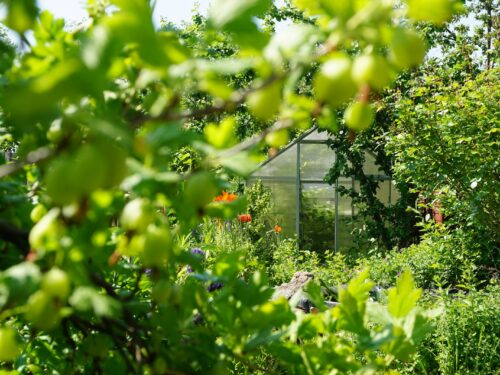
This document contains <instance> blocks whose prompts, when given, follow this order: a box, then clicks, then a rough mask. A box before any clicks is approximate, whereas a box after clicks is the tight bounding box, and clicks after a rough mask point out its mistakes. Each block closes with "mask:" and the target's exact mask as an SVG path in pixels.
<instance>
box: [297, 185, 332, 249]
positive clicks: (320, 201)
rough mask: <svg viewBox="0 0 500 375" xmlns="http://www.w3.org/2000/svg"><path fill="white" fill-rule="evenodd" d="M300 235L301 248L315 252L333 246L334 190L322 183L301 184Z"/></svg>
mask: <svg viewBox="0 0 500 375" xmlns="http://www.w3.org/2000/svg"><path fill="white" fill-rule="evenodd" d="M300 234H301V245H302V247H303V248H306V249H311V250H315V251H320V250H326V249H334V246H335V189H334V188H333V187H332V186H330V185H328V184H323V183H303V184H302V191H301V213H300Z"/></svg>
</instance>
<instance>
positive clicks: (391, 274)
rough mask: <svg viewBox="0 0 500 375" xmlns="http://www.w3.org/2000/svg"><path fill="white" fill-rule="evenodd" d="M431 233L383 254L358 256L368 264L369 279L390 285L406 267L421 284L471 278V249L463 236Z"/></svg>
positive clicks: (429, 285)
mask: <svg viewBox="0 0 500 375" xmlns="http://www.w3.org/2000/svg"><path fill="white" fill-rule="evenodd" d="M461 240H462V241H460V240H459V239H457V236H450V235H448V234H446V233H434V234H432V235H430V236H427V237H426V238H424V240H423V241H422V242H420V243H419V244H416V245H412V246H410V247H408V248H406V249H402V250H400V251H392V252H390V253H388V254H387V255H385V256H383V255H380V254H377V255H373V256H371V257H369V258H367V259H363V260H361V261H360V262H359V263H360V264H361V266H363V267H365V266H369V267H370V270H371V277H372V279H373V280H374V281H375V282H377V283H379V284H380V285H385V286H387V285H391V284H393V283H394V280H395V279H396V276H397V275H398V274H399V273H401V272H402V271H403V270H405V269H410V270H411V271H412V272H413V274H414V277H415V282H416V284H417V285H418V286H419V287H421V288H435V287H438V286H452V285H458V284H463V283H464V282H468V281H469V282H473V281H474V280H475V271H476V266H475V253H474V252H473V251H472V249H471V248H470V247H469V246H468V245H467V244H468V242H467V241H465V240H464V239H463V238H462V239H461Z"/></svg>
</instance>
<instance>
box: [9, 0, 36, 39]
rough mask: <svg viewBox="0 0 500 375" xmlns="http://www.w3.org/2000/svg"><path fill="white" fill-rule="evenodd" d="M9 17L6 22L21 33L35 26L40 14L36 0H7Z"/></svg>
mask: <svg viewBox="0 0 500 375" xmlns="http://www.w3.org/2000/svg"><path fill="white" fill-rule="evenodd" d="M5 3H7V17H6V18H5V20H4V23H5V24H6V25H7V26H8V27H10V28H11V29H12V30H15V31H17V32H19V33H24V32H25V31H27V30H28V29H30V28H31V27H33V25H34V23H35V20H36V17H37V16H38V7H37V6H36V1H35V0H7V1H5Z"/></svg>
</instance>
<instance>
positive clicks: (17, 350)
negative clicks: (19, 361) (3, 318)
mask: <svg viewBox="0 0 500 375" xmlns="http://www.w3.org/2000/svg"><path fill="white" fill-rule="evenodd" d="M19 354H21V347H20V345H19V335H18V334H17V332H16V331H15V330H14V329H12V328H9V327H4V328H0V362H11V361H13V360H15V359H16V358H17V357H18V356H19Z"/></svg>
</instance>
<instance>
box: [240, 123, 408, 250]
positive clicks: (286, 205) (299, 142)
mask: <svg viewBox="0 0 500 375" xmlns="http://www.w3.org/2000/svg"><path fill="white" fill-rule="evenodd" d="M329 139H330V138H329V135H328V134H327V132H320V131H318V129H317V128H315V127H314V128H312V129H311V130H309V131H307V132H305V133H303V134H302V135H300V136H299V137H298V138H297V139H295V140H294V141H293V142H291V143H290V144H288V145H287V146H286V147H284V148H283V149H281V150H280V151H279V152H278V153H277V154H276V155H274V156H272V157H270V158H269V159H268V160H266V161H265V162H263V163H262V164H260V166H259V168H258V169H257V170H256V171H255V172H254V173H253V174H252V175H251V176H250V177H249V178H248V179H247V184H251V183H253V182H255V181H257V180H261V181H262V183H263V185H264V186H267V187H269V188H270V189H271V193H272V197H273V198H272V199H273V206H275V207H277V211H276V212H275V213H276V214H277V216H281V217H282V222H280V223H279V224H280V225H283V227H284V229H285V230H286V232H287V234H288V235H292V234H296V237H297V240H298V241H301V239H302V238H303V235H304V228H305V226H306V224H305V222H304V212H303V206H304V199H305V198H304V191H305V190H309V192H310V193H312V194H314V193H313V192H314V189H316V191H321V190H323V191H324V193H325V194H326V196H322V197H318V198H311V199H310V200H312V201H313V202H312V205H313V206H314V204H315V202H314V199H316V201H317V202H318V203H321V202H319V201H325V204H324V209H325V210H328V209H330V210H332V209H333V213H334V220H333V226H334V228H331V237H332V238H331V240H333V241H332V245H333V246H332V247H333V249H334V250H335V251H338V250H339V249H340V248H341V247H343V246H345V245H346V243H348V242H349V236H350V235H349V234H347V233H346V230H344V229H345V228H343V224H342V223H341V220H342V219H343V218H349V217H350V218H351V221H353V220H354V218H355V217H356V213H357V208H356V207H355V205H354V204H352V200H351V199H350V197H345V196H342V195H341V194H340V193H339V186H340V185H344V186H346V187H348V188H349V187H350V188H352V187H354V188H356V186H357V185H358V184H359V183H358V182H357V180H356V179H355V178H354V177H352V176H340V177H339V178H338V179H337V181H336V182H335V184H334V185H330V184H329V183H327V182H325V180H324V177H325V175H326V174H327V172H328V170H329V169H330V168H331V167H332V166H333V164H334V163H335V162H336V161H337V154H336V152H335V150H333V149H332V148H330V146H329ZM365 159H366V160H365V167H364V169H365V174H366V175H367V176H371V177H374V178H375V179H376V180H378V181H380V182H381V185H382V188H381V191H380V197H379V199H381V201H382V202H383V203H385V204H391V202H393V201H395V200H396V198H397V196H399V192H397V190H396V189H395V187H393V183H392V180H391V178H390V177H389V176H387V175H386V174H383V173H381V172H380V170H379V168H378V166H377V165H376V163H375V157H374V155H373V154H372V153H370V152H369V151H365ZM278 190H284V191H285V193H284V194H283V192H282V193H281V194H280V193H279V191H278ZM287 192H288V193H287ZM290 193H292V194H293V198H292V199H291V198H290V197H289V195H290ZM349 201H350V207H348V206H349ZM341 206H342V207H341ZM349 211H350V212H349ZM287 212H288V215H287ZM291 212H293V216H294V218H293V219H294V220H293V223H292V220H290V218H289V217H288V216H291V215H290V213H291ZM330 214H331V212H330ZM315 224H316V225H317V224H318V223H315ZM327 224H328V223H325V225H327ZM322 229H323V230H326V231H329V230H330V228H322Z"/></svg>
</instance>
